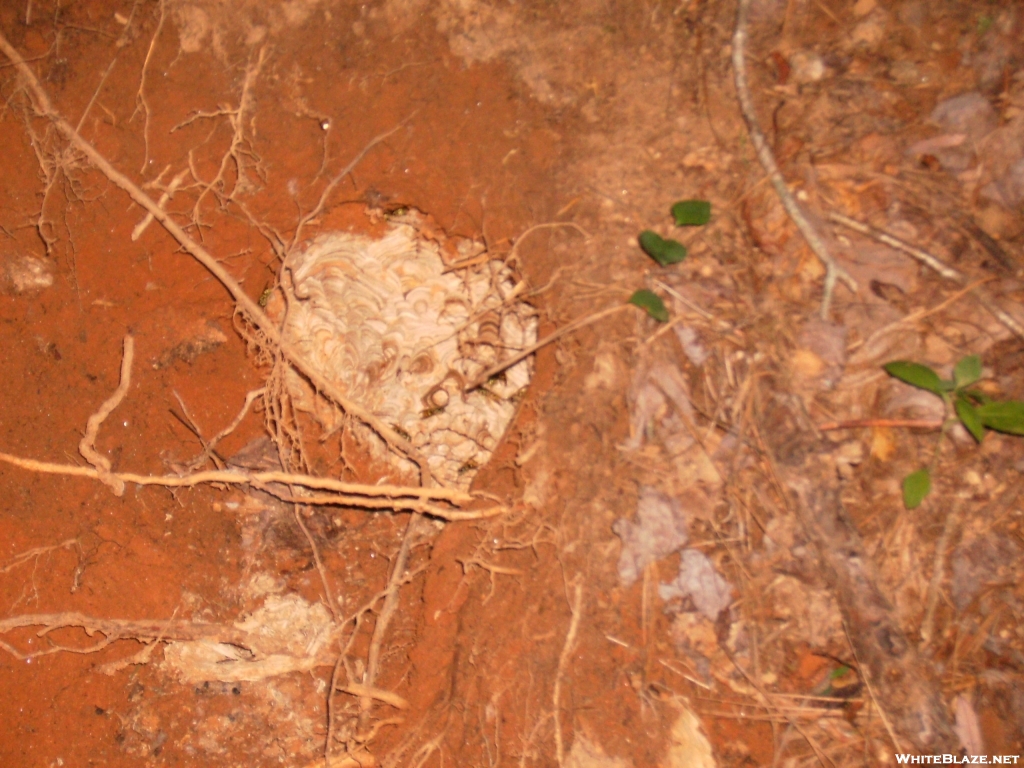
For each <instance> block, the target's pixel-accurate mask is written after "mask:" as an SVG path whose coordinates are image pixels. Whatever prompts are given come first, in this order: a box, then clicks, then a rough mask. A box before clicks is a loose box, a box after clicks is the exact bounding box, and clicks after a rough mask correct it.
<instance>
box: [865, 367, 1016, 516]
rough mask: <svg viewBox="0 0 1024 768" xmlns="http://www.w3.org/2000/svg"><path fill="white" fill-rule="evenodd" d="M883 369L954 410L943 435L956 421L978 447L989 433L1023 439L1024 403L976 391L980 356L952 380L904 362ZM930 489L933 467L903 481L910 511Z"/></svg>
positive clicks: (945, 423)
mask: <svg viewBox="0 0 1024 768" xmlns="http://www.w3.org/2000/svg"><path fill="white" fill-rule="evenodd" d="M883 367H884V368H885V371H886V373H888V374H889V375H890V376H893V377H895V378H897V379H899V380H900V381H904V382H906V383H907V384H910V385H911V386H914V387H917V388H918V389H923V390H926V391H928V392H931V393H932V394H934V395H937V396H938V397H941V398H942V401H943V402H944V403H945V404H946V408H947V411H948V410H949V409H950V408H952V410H953V413H955V414H956V415H955V417H952V416H951V417H949V418H947V419H946V420H945V422H944V423H943V425H942V435H945V434H946V432H947V431H948V430H949V428H950V427H951V426H953V425H954V424H956V422H957V421H959V422H960V423H961V424H963V425H964V428H965V429H967V431H968V432H970V433H971V435H972V436H973V437H974V439H975V440H977V441H978V442H979V443H980V442H981V441H982V440H984V439H985V431H986V430H989V429H991V430H994V431H996V432H1005V433H1007V434H1010V435H1024V403H1022V402H1018V401H1016V400H1003V401H997V400H993V399H992V398H991V397H989V396H988V395H986V394H985V393H984V392H982V391H981V390H979V389H975V388H974V387H973V385H974V384H976V383H977V382H978V381H979V380H980V379H981V358H980V357H978V356H977V355H970V356H969V357H965V358H963V359H962V360H960V362H958V363H957V364H956V366H955V367H954V368H953V378H952V379H943V378H941V377H940V376H939V374H937V373H936V372H935V371H933V370H932V369H931V368H929V367H928V366H927V365H921V364H920V363H909V362H906V361H905V360H895V361H893V362H891V363H887V364H886V365H885V366H883ZM940 444H941V437H940V441H939V443H938V444H936V446H935V449H936V455H937V454H938V448H939V445H940ZM933 463H934V460H933ZM931 489H932V480H931V469H930V467H924V468H922V469H919V470H917V471H916V472H911V473H910V474H909V475H907V476H906V477H905V478H904V479H903V504H904V505H905V506H906V508H907V509H914V508H915V507H917V506H918V505H919V504H920V503H921V502H922V501H924V497H925V496H927V495H928V493H929V492H930V491H931Z"/></svg>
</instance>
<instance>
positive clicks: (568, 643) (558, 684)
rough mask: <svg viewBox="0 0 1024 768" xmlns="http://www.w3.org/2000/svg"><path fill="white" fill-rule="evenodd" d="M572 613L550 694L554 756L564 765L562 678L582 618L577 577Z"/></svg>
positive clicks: (581, 578)
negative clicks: (553, 730)
mask: <svg viewBox="0 0 1024 768" xmlns="http://www.w3.org/2000/svg"><path fill="white" fill-rule="evenodd" d="M569 609H570V610H571V611H572V620H571V621H570V622H569V631H568V632H566V634H565V643H564V644H563V645H562V653H561V654H560V655H559V657H558V670H557V671H556V672H555V686H554V690H553V691H552V693H551V702H552V704H553V706H554V718H555V755H556V757H557V758H558V764H559V765H560V766H561V765H564V764H565V743H564V740H563V737H562V716H561V714H560V712H561V708H562V678H563V677H565V672H566V669H567V668H568V666H569V657H571V656H572V652H573V649H575V647H576V635H577V633H578V632H579V629H580V619H581V618H583V577H582V575H578V576H577V577H576V583H575V585H574V586H573V592H572V604H571V605H570V606H569Z"/></svg>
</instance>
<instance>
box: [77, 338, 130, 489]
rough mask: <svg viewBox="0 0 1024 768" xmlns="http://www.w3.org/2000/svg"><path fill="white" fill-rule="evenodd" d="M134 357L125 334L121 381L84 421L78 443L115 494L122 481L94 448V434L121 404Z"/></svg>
mask: <svg viewBox="0 0 1024 768" xmlns="http://www.w3.org/2000/svg"><path fill="white" fill-rule="evenodd" d="M134 357H135V339H133V338H132V337H131V336H125V337H124V357H123V358H122V359H121V382H120V384H118V385H117V389H115V390H114V394H112V395H111V396H110V397H108V398H107V399H106V401H105V402H104V403H103V405H101V406H100V409H99V410H98V411H96V413H94V414H93V415H92V416H90V417H89V421H88V422H86V427H85V436H84V437H83V438H82V440H81V442H79V444H78V452H79V453H80V454H82V458H84V459H85V460H86V461H88V462H89V463H90V464H91V465H92V466H93V467H94V468H95V471H96V478H97V479H98V480H99V481H100V482H102V483H104V484H106V485H109V486H110V488H111V489H112V490H113V491H114V495H116V496H122V495H124V481H123V480H121V479H120V478H119V477H118V476H117V475H114V474H111V472H110V459H108V458H107V457H106V456H103V455H101V454H100V453H99V452H98V451H97V450H96V435H97V433H98V432H99V430H100V425H101V424H102V423H103V421H104V420H105V419H106V418H107V416H109V415H110V412H111V411H113V410H114V409H115V408H117V406H118V405H120V404H121V401H122V400H124V396H125V395H126V394H127V393H128V387H129V386H130V385H131V383H132V360H133V359H134Z"/></svg>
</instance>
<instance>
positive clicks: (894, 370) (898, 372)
mask: <svg viewBox="0 0 1024 768" xmlns="http://www.w3.org/2000/svg"><path fill="white" fill-rule="evenodd" d="M882 367H883V368H885V372H886V373H888V374H889V375H890V376H895V377H896V378H897V379H899V380H900V381H905V382H906V383H907V384H912V385H913V386H915V387H917V388H918V389H926V390H928V391H929V392H933V393H935V394H936V395H939V396H940V397H941V396H942V395H943V393H944V392H947V391H948V390H949V387H948V386H945V385H946V384H947V382H943V380H942V379H940V378H939V374H937V373H936V372H935V371H933V370H932V369H931V368H929V367H928V366H927V365H921V364H920V363H908V362H907V361H905V360H894V361H893V362H891V363H886V364H885V365H884V366H882Z"/></svg>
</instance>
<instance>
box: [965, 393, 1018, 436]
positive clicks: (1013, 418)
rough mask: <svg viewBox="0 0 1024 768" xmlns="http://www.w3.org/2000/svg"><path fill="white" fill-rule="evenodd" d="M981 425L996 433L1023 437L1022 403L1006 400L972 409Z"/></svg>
mask: <svg viewBox="0 0 1024 768" xmlns="http://www.w3.org/2000/svg"><path fill="white" fill-rule="evenodd" d="M974 410H975V412H976V413H977V414H978V418H979V419H981V423H982V424H984V425H985V426H986V427H988V428H989V429H994V430H995V431H996V432H1006V433H1008V434H1011V435H1024V403H1022V402H1019V401H1017V400H1006V401H1004V402H1001V403H985V404H984V405H979V406H978V407H977V408H975V409H974Z"/></svg>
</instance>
